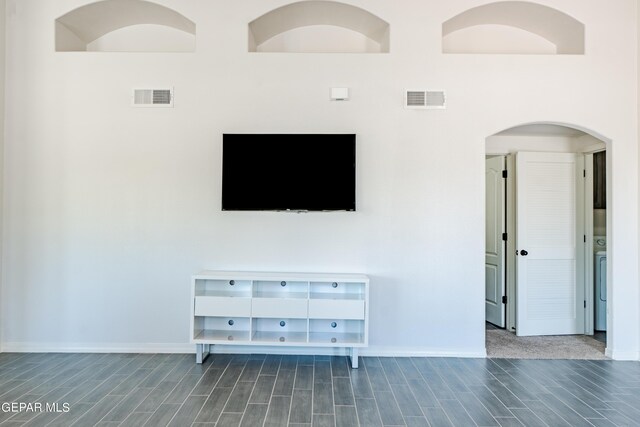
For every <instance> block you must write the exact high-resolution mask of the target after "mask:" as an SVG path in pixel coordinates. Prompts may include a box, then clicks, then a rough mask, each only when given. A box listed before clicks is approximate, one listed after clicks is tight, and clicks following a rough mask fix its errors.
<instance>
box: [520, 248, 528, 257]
mask: <svg viewBox="0 0 640 427" xmlns="http://www.w3.org/2000/svg"><path fill="white" fill-rule="evenodd" d="M520 255H522V256H527V255H529V252H527V251H525V250H524V249H523V250H521V251H520Z"/></svg>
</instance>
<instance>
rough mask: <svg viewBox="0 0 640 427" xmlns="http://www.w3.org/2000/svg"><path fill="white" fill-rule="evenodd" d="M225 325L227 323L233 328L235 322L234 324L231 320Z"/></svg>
mask: <svg viewBox="0 0 640 427" xmlns="http://www.w3.org/2000/svg"><path fill="white" fill-rule="evenodd" d="M227 323H229V326H233V324H234V323H236V322H234V321H233V320H229V322H227Z"/></svg>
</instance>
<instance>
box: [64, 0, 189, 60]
mask: <svg viewBox="0 0 640 427" xmlns="http://www.w3.org/2000/svg"><path fill="white" fill-rule="evenodd" d="M55 35H56V45H55V46H56V52H193V51H194V50H195V42H196V24H195V23H194V22H193V21H191V20H190V19H188V18H187V17H185V16H184V15H182V14H180V13H179V12H177V11H175V10H173V9H169V8H168V7H165V6H162V5H159V4H157V3H152V2H149V1H144V0H102V1H97V2H95V3H90V4H87V5H84V6H81V7H78V8H77V9H74V10H72V11H70V12H68V13H66V14H64V15H62V16H61V17H59V18H58V19H56V22H55Z"/></svg>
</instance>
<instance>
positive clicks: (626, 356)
mask: <svg viewBox="0 0 640 427" xmlns="http://www.w3.org/2000/svg"><path fill="white" fill-rule="evenodd" d="M604 355H605V356H607V357H608V358H610V359H613V360H632V361H636V360H640V351H617V350H613V349H610V348H608V347H607V348H606V349H605V350H604Z"/></svg>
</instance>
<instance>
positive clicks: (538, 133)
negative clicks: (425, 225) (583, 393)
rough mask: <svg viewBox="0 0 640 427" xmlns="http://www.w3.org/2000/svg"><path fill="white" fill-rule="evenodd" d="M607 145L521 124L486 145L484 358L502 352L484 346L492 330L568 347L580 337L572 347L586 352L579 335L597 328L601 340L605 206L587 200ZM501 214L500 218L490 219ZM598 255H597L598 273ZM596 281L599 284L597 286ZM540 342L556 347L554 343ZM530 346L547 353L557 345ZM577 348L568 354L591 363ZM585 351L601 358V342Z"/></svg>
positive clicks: (561, 127)
mask: <svg viewBox="0 0 640 427" xmlns="http://www.w3.org/2000/svg"><path fill="white" fill-rule="evenodd" d="M608 142H610V141H609V140H607V139H606V138H604V137H602V136H600V135H598V134H597V133H594V132H591V131H589V130H587V129H584V128H581V127H578V126H574V125H568V124H564V123H555V122H536V123H527V124H523V125H518V126H514V127H512V128H509V129H506V130H503V131H500V132H497V133H495V134H493V135H491V136H489V137H488V138H487V139H486V145H485V147H486V150H485V155H486V163H487V170H486V183H487V186H486V188H487V191H486V207H487V210H486V241H485V242H486V243H485V291H486V292H485V308H486V317H487V320H488V321H489V322H490V323H488V324H487V325H488V328H489V331H488V332H487V354H488V356H489V357H492V356H493V357H499V356H500V354H501V353H500V352H496V349H495V348H493V347H492V346H493V345H494V344H495V343H493V342H492V340H491V338H492V337H493V336H494V335H497V332H491V330H493V329H492V328H493V326H492V325H497V326H496V327H497V328H503V330H505V331H508V333H509V335H503V338H505V337H506V338H509V339H511V338H514V339H515V337H516V335H517V336H529V337H531V336H538V337H549V336H558V337H557V341H558V342H563V343H567V342H569V341H571V339H572V338H570V337H571V336H575V337H578V336H580V337H578V338H579V339H577V341H576V343H577V344H581V343H582V344H585V345H587V347H589V346H591V344H593V343H592V342H591V341H590V340H591V338H588V339H586V337H592V336H593V335H594V332H595V331H596V330H597V329H603V331H602V332H603V333H601V334H598V335H600V336H605V334H606V332H605V331H606V329H607V326H604V327H603V324H605V325H606V320H605V321H604V322H602V319H606V314H604V313H605V312H606V306H607V303H606V300H608V299H609V298H607V295H610V293H611V290H610V289H606V267H607V266H608V265H610V264H611V263H610V260H609V259H608V258H607V257H606V252H605V251H606V243H603V242H606V236H607V234H608V233H607V231H608V227H607V222H606V217H607V212H606V201H605V203H604V204H602V203H599V204H598V205H597V209H595V210H594V197H596V198H597V199H598V201H599V202H601V201H602V194H601V193H599V194H597V195H595V194H594V176H595V175H597V176H598V177H603V176H606V174H605V175H603V174H602V172H603V171H602V170H601V169H599V168H601V166H602V165H603V163H602V162H598V165H597V170H596V168H594V156H596V157H600V156H606V149H607V143H608ZM600 153H603V154H600ZM609 163H610V162H609ZM503 171H504V172H503ZM609 182H610V180H601V181H599V182H598V187H599V188H601V189H606V188H607V187H608V186H609ZM605 200H606V199H605ZM499 207H503V211H502V212H497V210H498V208H499ZM597 252H600V255H601V256H600V258H599V262H600V266H599V267H601V268H599V269H598V271H596V269H595V265H596V264H595V262H596V253H597ZM603 253H604V257H603V256H602V255H603ZM603 259H604V262H603ZM603 270H604V272H603ZM596 273H598V274H599V276H598V277H596ZM603 277H604V278H605V279H604V281H603V280H599V281H596V278H603ZM596 291H597V292H596ZM601 297H602V298H601ZM603 310H604V311H603ZM597 320H600V322H599V323H598V322H597ZM533 341H534V340H533V339H532V338H527V339H526V340H525V339H523V340H521V342H523V343H529V342H533ZM539 341H540V343H544V342H551V343H552V342H553V340H551V338H544V339H543V338H539ZM514 342H516V343H517V339H516V340H515V341H514ZM533 347H540V348H543V347H546V348H547V351H548V350H549V349H550V348H553V347H554V346H553V345H552V346H545V345H544V344H541V345H537V346H536V345H534V346H533ZM555 347H557V346H555ZM578 347H580V346H579V345H578V346H577V347H576V349H577V350H576V351H577V354H576V355H575V356H576V357H579V358H585V357H586V358H589V356H588V354H587V355H586V356H585V354H584V352H582V350H585V349H579V348H578ZM592 347H594V348H596V349H597V352H598V357H597V358H602V357H604V344H597V345H595V346H592ZM557 348H559V347H557ZM512 350H513V349H511V350H510V353H509V354H510V357H518V354H519V353H518V351H515V353H514V352H513V351H512ZM569 350H570V349H569ZM569 350H567V349H566V348H563V349H562V352H560V353H558V357H562V358H572V355H571V354H570V353H567V351H569ZM586 350H589V349H588V348H587V349H586ZM587 353H588V352H587ZM594 354H595V353H594ZM521 356H522V357H523V358H528V357H532V358H553V357H554V354H553V352H550V353H549V354H544V353H535V352H534V351H533V350H531V347H529V348H526V349H523V352H522V354H521Z"/></svg>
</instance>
